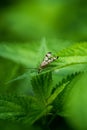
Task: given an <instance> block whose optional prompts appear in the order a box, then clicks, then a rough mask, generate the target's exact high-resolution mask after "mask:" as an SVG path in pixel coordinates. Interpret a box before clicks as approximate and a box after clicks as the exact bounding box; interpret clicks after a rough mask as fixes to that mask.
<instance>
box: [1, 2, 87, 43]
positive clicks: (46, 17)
mask: <svg viewBox="0 0 87 130" xmlns="http://www.w3.org/2000/svg"><path fill="white" fill-rule="evenodd" d="M86 30H87V1H86V0H15V1H14V0H13V1H12V0H3V1H0V41H3V40H4V41H23V42H25V41H30V40H36V39H41V38H42V37H44V36H45V37H49V38H54V37H55V38H58V39H66V40H74V41H84V40H87V31H86Z"/></svg>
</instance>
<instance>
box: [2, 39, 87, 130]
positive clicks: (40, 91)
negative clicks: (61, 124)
mask: <svg viewBox="0 0 87 130" xmlns="http://www.w3.org/2000/svg"><path fill="white" fill-rule="evenodd" d="M42 41H43V40H42ZM43 42H44V44H46V43H45V41H43ZM42 44H43V43H42ZM13 46H14V47H15V48H14V50H13V49H12V48H13ZM20 46H21V45H20ZM25 46H27V47H28V45H25ZM41 46H42V45H41ZM46 46H47V45H44V50H43V54H45V51H46V50H48V49H47V48H49V45H48V46H47V47H46ZM22 47H23V48H22ZM21 48H22V50H21V51H19V45H18V46H17V45H16V46H15V45H11V44H9V45H8V46H7V45H5V44H3V45H0V50H3V51H1V52H0V55H1V56H3V57H5V58H6V57H7V58H8V59H10V60H13V61H15V62H17V65H18V62H19V63H21V64H23V65H24V64H25V66H27V65H28V64H29V63H28V62H29V61H27V60H28V56H26V54H27V53H28V48H27V49H26V47H25V48H24V46H23V45H22V46H21ZM42 48H43V46H42V47H40V49H39V50H42ZM24 50H27V52H26V51H24ZM36 50H37V49H36ZM15 51H16V52H18V53H16V52H15ZM30 53H31V52H29V55H30ZM32 53H33V52H32ZM32 53H31V54H32ZM7 54H8V55H7ZM10 54H12V55H11V56H10ZM14 54H15V55H16V56H14ZM21 54H22V55H21ZM38 54H39V53H38ZM17 55H18V57H17ZM23 55H24V56H23ZM55 55H56V53H55ZM30 56H31V55H30ZM33 56H35V50H34V53H33ZM33 56H31V57H33ZM57 56H59V59H58V60H56V61H54V62H52V63H50V64H49V65H48V66H47V67H46V68H44V69H43V70H42V71H41V72H40V73H39V74H37V73H36V72H34V73H31V72H30V71H28V72H26V73H24V74H23V75H21V76H18V77H16V78H14V79H12V78H13V77H15V76H16V75H15V74H13V75H11V76H10V77H9V78H8V79H11V80H10V81H9V83H7V84H6V85H7V86H5V87H6V89H4V92H5V94H0V119H3V120H12V121H14V122H15V121H18V122H22V123H24V124H29V125H33V124H35V123H36V122H38V121H40V122H41V125H42V126H43V125H47V124H49V125H50V124H51V123H52V121H53V120H54V119H55V117H57V116H58V115H60V116H63V117H65V118H66V119H67V120H70V123H71V124H72V125H74V126H75V127H76V128H79V129H80V128H83V129H86V128H87V125H86V124H87V123H86V121H85V124H84V125H83V123H81V122H82V119H84V120H87V112H86V108H87V103H86V98H87V96H86V95H87V89H86V84H87V83H86V79H87V43H77V44H74V45H73V46H70V47H68V48H66V49H63V50H61V51H59V52H57ZM19 57H20V61H19V60H18V59H19ZM31 57H30V58H31ZM40 57H42V56H40ZM35 58H36V57H35ZM29 60H30V59H29ZM37 60H38V61H39V59H37ZM37 60H36V61H37ZM25 61H26V62H25ZM31 61H32V60H31ZM15 64H16V63H15ZM30 64H31V63H30ZM32 64H34V61H33V63H32ZM35 64H36V63H35ZM18 67H19V65H18V66H17V69H15V71H16V70H18V69H19V68H18ZM22 69H23V68H22ZM19 70H20V69H19ZM20 80H21V81H20ZM19 81H20V82H19ZM15 82H16V83H15ZM26 82H27V83H28V84H26ZM9 85H11V86H10V88H11V87H12V89H13V90H14V87H16V90H15V92H13V93H9V94H8V93H7V92H8V91H6V90H9V89H10V88H9ZM21 86H22V87H21ZM3 87H4V86H3ZM21 89H22V90H21ZM24 90H26V91H27V92H26V91H24ZM80 91H81V92H80ZM83 95H84V96H83ZM79 101H81V103H80V102H79ZM82 102H83V105H82ZM79 103H80V104H79ZM77 111H78V112H77ZM80 112H81V114H80ZM82 113H83V114H82ZM49 115H51V119H49V118H47V117H49ZM44 117H46V118H44ZM73 118H75V119H76V120H74V121H73ZM40 119H41V120H40ZM42 119H43V120H44V123H43V121H42ZM47 122H48V123H47ZM79 122H80V125H79Z"/></svg>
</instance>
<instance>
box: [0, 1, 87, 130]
mask: <svg viewBox="0 0 87 130" xmlns="http://www.w3.org/2000/svg"><path fill="white" fill-rule="evenodd" d="M86 40H87V1H86V0H0V43H1V44H0V94H3V93H4V94H7V93H18V94H19V93H23V94H25V93H28V91H29V92H32V90H31V86H30V87H29V85H30V82H27V81H28V80H27V79H26V78H25V79H22V80H21V81H16V82H13V83H11V84H3V83H6V82H8V81H10V80H11V79H14V78H15V77H17V76H18V75H21V74H23V73H24V71H25V70H24V68H27V67H37V66H38V65H37V63H38V59H39V58H40V57H38V56H39V55H40V54H41V53H42V51H43V48H45V49H46V48H47V51H50V50H51V51H57V52H58V51H59V50H62V49H63V48H65V47H67V46H69V45H71V44H73V43H75V42H81V41H83V42H84V41H86ZM45 45H47V46H45ZM28 78H29V77H28ZM76 99H77V98H76ZM78 100H79V99H77V102H78ZM72 102H73V101H72ZM77 102H76V104H77ZM72 104H73V103H72ZM76 104H75V106H76ZM77 106H79V105H78V104H77ZM77 109H78V107H77ZM75 110H76V109H75ZM75 112H76V111H75ZM75 112H74V110H72V113H74V114H75ZM74 117H75V116H74ZM80 118H81V116H80ZM86 119H87V116H86ZM81 121H82V120H80V122H81ZM72 122H73V123H72V124H76V121H72ZM77 123H78V124H79V121H77ZM4 124H5V126H4ZM27 127H28V128H27ZM61 127H62V125H61ZM13 128H14V129H18V130H20V129H22V128H23V129H31V130H36V129H38V130H39V129H40V128H38V127H35V128H33V127H32V128H30V127H29V126H26V127H25V126H21V125H20V124H14V123H12V124H11V123H10V122H7V121H2V120H1V121H0V129H1V130H2V129H3V130H11V129H13ZM60 129H66V128H60Z"/></svg>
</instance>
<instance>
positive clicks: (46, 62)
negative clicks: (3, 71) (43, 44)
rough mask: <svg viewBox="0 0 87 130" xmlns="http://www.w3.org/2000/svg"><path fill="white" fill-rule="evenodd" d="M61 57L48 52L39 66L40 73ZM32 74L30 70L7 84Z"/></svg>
mask: <svg viewBox="0 0 87 130" xmlns="http://www.w3.org/2000/svg"><path fill="white" fill-rule="evenodd" d="M58 58H59V56H53V55H52V53H51V52H48V53H47V54H46V55H45V57H44V59H43V61H42V62H41V64H40V66H39V68H38V73H40V72H41V71H42V70H43V69H44V68H46V67H47V66H48V65H49V64H50V63H52V62H53V61H55V60H57V59H58ZM28 69H37V68H28ZM29 75H30V71H29V72H27V73H24V74H23V75H20V76H18V77H17V78H15V79H13V80H11V81H8V82H7V83H6V84H8V83H11V82H14V81H16V80H20V79H24V78H26V77H28V76H29Z"/></svg>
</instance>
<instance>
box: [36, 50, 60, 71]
mask: <svg viewBox="0 0 87 130" xmlns="http://www.w3.org/2000/svg"><path fill="white" fill-rule="evenodd" d="M58 58H59V56H56V57H55V56H53V55H52V53H51V52H48V53H47V54H46V55H45V57H44V59H43V61H42V62H41V64H40V66H39V68H38V73H40V72H41V70H42V69H44V68H46V67H47V66H48V65H49V64H50V63H51V62H53V61H55V60H56V59H58Z"/></svg>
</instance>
